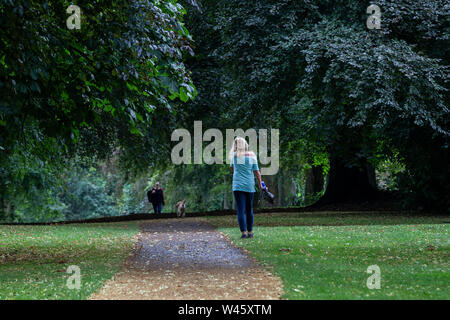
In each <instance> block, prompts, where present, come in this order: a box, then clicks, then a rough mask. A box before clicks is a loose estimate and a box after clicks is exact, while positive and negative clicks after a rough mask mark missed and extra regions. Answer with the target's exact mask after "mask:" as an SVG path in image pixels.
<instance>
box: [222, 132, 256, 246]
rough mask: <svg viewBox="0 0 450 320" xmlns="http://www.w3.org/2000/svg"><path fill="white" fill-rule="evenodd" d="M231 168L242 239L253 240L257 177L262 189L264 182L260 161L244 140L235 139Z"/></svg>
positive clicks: (231, 153)
mask: <svg viewBox="0 0 450 320" xmlns="http://www.w3.org/2000/svg"><path fill="white" fill-rule="evenodd" d="M230 168H231V171H232V172H233V189H232V190H233V195H234V199H235V201H236V209H237V217H238V223H239V228H240V229H241V232H242V236H241V238H253V197H254V194H255V176H256V178H257V179H258V184H259V187H260V188H261V189H263V186H262V180H261V173H260V172H259V167H258V160H257V158H256V155H255V153H254V152H253V151H249V150H248V143H247V141H245V139H244V138H241V137H237V138H236V139H234V143H233V147H232V149H231V151H230Z"/></svg>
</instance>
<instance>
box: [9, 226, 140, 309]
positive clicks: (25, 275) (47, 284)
mask: <svg viewBox="0 0 450 320" xmlns="http://www.w3.org/2000/svg"><path fill="white" fill-rule="evenodd" d="M137 232H138V227H137V224H136V222H120V223H94V224H70V225H55V226H0V300H4V299H86V298H87V297H88V296H89V295H90V294H91V293H93V292H95V291H97V290H98V289H99V288H100V287H101V286H102V284H103V283H104V282H105V281H106V280H108V279H110V278H111V277H112V276H113V275H114V273H116V272H117V271H118V270H119V269H120V268H121V266H122V262H123V261H124V259H125V257H126V256H127V255H128V254H129V253H130V251H131V248H132V243H133V236H134V235H135V234H136V233H137ZM70 265H77V266H79V268H80V271H81V288H80V290H77V289H69V288H68V287H67V285H66V283H67V280H68V278H69V277H70V276H71V274H68V273H66V270H67V268H68V267H69V266H70Z"/></svg>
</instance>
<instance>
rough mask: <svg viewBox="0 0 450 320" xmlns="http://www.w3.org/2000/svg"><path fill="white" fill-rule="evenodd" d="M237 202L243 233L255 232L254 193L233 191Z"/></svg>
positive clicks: (240, 226)
mask: <svg viewBox="0 0 450 320" xmlns="http://www.w3.org/2000/svg"><path fill="white" fill-rule="evenodd" d="M233 194H234V199H235V200H236V209H237V217H238V222H239V228H240V229H241V232H243V231H248V232H252V230H253V196H254V194H255V193H254V192H244V191H233Z"/></svg>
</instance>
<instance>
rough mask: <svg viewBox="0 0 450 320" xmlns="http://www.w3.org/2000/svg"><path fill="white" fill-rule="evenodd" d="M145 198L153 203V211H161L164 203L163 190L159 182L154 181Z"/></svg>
mask: <svg viewBox="0 0 450 320" xmlns="http://www.w3.org/2000/svg"><path fill="white" fill-rule="evenodd" d="M147 198H148V202H150V203H151V204H152V205H153V211H154V212H155V213H161V212H162V206H164V205H165V203H164V192H163V189H161V187H160V185H159V182H157V183H156V185H155V187H154V188H152V189H151V190H149V191H148V192H147Z"/></svg>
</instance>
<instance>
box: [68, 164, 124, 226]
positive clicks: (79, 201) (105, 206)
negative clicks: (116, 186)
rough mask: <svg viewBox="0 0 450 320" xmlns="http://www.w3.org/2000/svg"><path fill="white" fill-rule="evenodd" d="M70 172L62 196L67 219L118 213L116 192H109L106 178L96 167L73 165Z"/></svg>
mask: <svg viewBox="0 0 450 320" xmlns="http://www.w3.org/2000/svg"><path fill="white" fill-rule="evenodd" d="M68 174H70V176H68V178H67V181H66V183H65V190H64V193H63V194H62V196H61V201H63V202H64V203H65V204H66V206H67V208H66V210H65V219H66V220H82V219H89V218H96V217H104V216H114V215H118V210H117V208H116V206H115V205H116V201H115V197H114V194H110V193H108V192H107V190H106V180H105V178H104V177H103V174H102V173H101V172H98V170H97V169H96V168H95V167H87V168H83V167H78V168H77V167H73V168H71V169H70V171H68Z"/></svg>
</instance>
